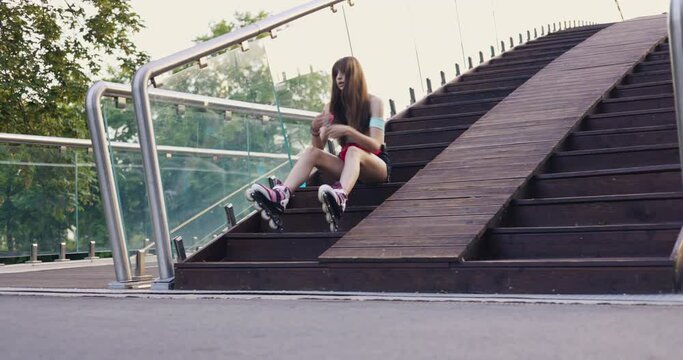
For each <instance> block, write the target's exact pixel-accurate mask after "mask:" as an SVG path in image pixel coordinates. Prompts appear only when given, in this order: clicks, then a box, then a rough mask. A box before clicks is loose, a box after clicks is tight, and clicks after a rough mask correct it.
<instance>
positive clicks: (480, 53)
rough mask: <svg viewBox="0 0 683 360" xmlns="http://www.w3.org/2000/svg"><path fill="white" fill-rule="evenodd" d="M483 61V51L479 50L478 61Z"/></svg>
mask: <svg viewBox="0 0 683 360" xmlns="http://www.w3.org/2000/svg"><path fill="white" fill-rule="evenodd" d="M483 62H484V53H483V52H481V51H480V52H479V63H480V64H482V63H483Z"/></svg>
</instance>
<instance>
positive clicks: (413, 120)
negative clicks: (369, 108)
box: [386, 111, 486, 133]
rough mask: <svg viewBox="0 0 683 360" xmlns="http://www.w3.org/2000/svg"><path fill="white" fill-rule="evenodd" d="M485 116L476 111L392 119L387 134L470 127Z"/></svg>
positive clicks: (484, 112) (481, 112)
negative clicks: (450, 127)
mask: <svg viewBox="0 0 683 360" xmlns="http://www.w3.org/2000/svg"><path fill="white" fill-rule="evenodd" d="M485 114H486V111H477V112H471V113H464V114H447V115H435V116H419V117H405V118H400V119H392V120H390V121H389V122H387V129H386V131H387V133H389V132H392V131H406V130H422V129H429V128H440V127H449V126H463V125H467V126H469V125H471V124H473V123H474V122H475V121H477V120H479V118H481V117H482V116H484V115H485Z"/></svg>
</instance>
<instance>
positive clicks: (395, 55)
mask: <svg viewBox="0 0 683 360" xmlns="http://www.w3.org/2000/svg"><path fill="white" fill-rule="evenodd" d="M406 5H407V2H406V1H405V0H401V1H397V2H383V1H357V2H356V3H355V5H354V6H351V7H349V6H347V5H344V8H345V10H346V18H347V22H348V27H349V33H350V34H351V43H352V45H353V55H354V56H356V57H357V58H358V60H359V61H360V63H361V64H362V66H363V70H364V71H365V76H366V78H367V81H368V89H369V91H370V93H372V94H374V95H377V96H379V97H380V98H382V100H384V103H385V106H384V108H385V117H387V118H388V117H389V109H390V108H389V99H392V100H394V102H395V104H396V110H397V112H400V111H402V110H404V109H405V108H406V107H408V106H409V105H410V93H409V88H412V89H414V91H415V94H416V95H415V96H416V99H417V100H419V98H420V97H422V96H421V95H423V94H424V93H425V91H424V90H425V88H424V82H423V81H422V79H421V76H420V71H419V66H418V61H417V56H416V52H415V46H414V38H413V34H412V32H411V31H412V29H411V26H410V24H411V21H410V16H409V13H408V12H409V9H408V7H407V6H406ZM414 6H417V4H414ZM369 39H372V40H369Z"/></svg>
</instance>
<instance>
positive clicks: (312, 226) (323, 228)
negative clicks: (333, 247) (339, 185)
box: [257, 206, 375, 233]
mask: <svg viewBox="0 0 683 360" xmlns="http://www.w3.org/2000/svg"><path fill="white" fill-rule="evenodd" d="M374 209H375V206H349V207H347V208H346V211H344V215H343V216H342V219H341V222H340V225H339V231H342V232H345V231H348V230H349V229H351V228H352V227H354V226H355V225H356V224H357V223H358V222H359V221H361V220H363V218H365V217H366V216H367V215H368V214H369V213H370V212H372V210H374ZM282 222H283V224H284V231H286V232H288V233H289V232H308V233H317V232H329V231H330V227H329V224H328V223H327V221H325V213H324V212H323V211H322V208H321V207H320V206H318V207H316V208H293V209H287V210H286V211H285V213H284V215H283V216H282ZM257 232H264V233H277V232H278V231H277V230H273V229H271V228H270V227H268V222H267V221H265V220H263V219H261V222H260V227H259V229H258V230H257Z"/></svg>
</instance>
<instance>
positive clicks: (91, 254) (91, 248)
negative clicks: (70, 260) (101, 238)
mask: <svg viewBox="0 0 683 360" xmlns="http://www.w3.org/2000/svg"><path fill="white" fill-rule="evenodd" d="M112 252H113V250H112ZM99 258H100V257H99V256H95V242H94V241H91V242H90V244H89V248H88V257H87V258H85V259H86V260H95V259H99ZM126 263H128V262H127V261H126ZM129 269H130V268H129Z"/></svg>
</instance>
